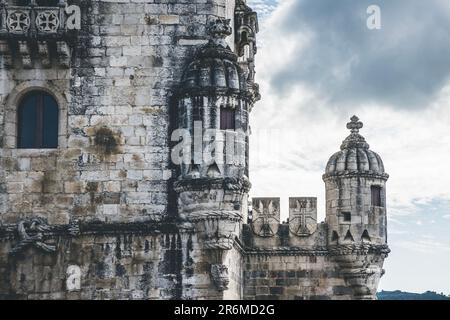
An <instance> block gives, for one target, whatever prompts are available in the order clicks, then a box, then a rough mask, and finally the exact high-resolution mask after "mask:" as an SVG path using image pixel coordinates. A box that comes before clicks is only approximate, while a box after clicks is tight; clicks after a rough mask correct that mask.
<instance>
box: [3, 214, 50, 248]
mask: <svg viewBox="0 0 450 320" xmlns="http://www.w3.org/2000/svg"><path fill="white" fill-rule="evenodd" d="M49 230H50V226H49V225H48V224H47V223H46V222H45V221H44V220H43V219H42V218H33V219H31V220H24V221H21V222H19V224H18V227H17V232H18V234H19V239H20V241H19V243H18V244H17V245H16V246H15V247H14V248H13V249H12V250H11V254H17V253H19V252H21V251H23V250H24V249H25V248H26V247H28V246H34V247H36V248H38V249H41V250H43V251H45V252H54V251H55V250H56V246H54V245H50V244H46V243H44V232H45V231H49Z"/></svg>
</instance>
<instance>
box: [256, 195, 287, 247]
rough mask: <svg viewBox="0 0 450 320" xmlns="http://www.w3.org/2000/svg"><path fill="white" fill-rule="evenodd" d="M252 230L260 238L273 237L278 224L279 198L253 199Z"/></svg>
mask: <svg viewBox="0 0 450 320" xmlns="http://www.w3.org/2000/svg"><path fill="white" fill-rule="evenodd" d="M252 208H253V221H252V224H251V226H252V230H253V232H254V233H255V234H256V235H258V236H260V237H264V238H265V237H273V236H275V235H276V234H277V232H278V227H279V224H280V198H253V203H252Z"/></svg>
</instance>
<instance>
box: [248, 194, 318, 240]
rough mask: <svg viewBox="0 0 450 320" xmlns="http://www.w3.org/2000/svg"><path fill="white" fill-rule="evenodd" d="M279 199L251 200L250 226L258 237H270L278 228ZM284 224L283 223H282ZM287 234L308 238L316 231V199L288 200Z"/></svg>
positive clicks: (293, 198) (298, 198) (294, 198)
mask: <svg viewBox="0 0 450 320" xmlns="http://www.w3.org/2000/svg"><path fill="white" fill-rule="evenodd" d="M280 221H281V219H280V198H253V199H252V219H251V222H250V225H251V227H252V230H253V232H254V234H255V235H256V236H258V237H263V238H267V237H272V236H274V235H276V234H277V231H278V228H279V226H280ZM282 224H285V223H282ZM287 225H289V232H290V233H292V234H293V235H295V236H298V237H309V236H311V235H312V234H313V233H314V232H315V231H316V230H317V198H315V197H291V198H289V219H288V222H287Z"/></svg>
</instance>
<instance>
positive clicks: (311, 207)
mask: <svg viewBox="0 0 450 320" xmlns="http://www.w3.org/2000/svg"><path fill="white" fill-rule="evenodd" d="M289 230H290V231H291V233H292V234H294V235H296V236H299V237H307V236H310V235H311V234H313V233H314V232H315V231H316V230H317V198H289Z"/></svg>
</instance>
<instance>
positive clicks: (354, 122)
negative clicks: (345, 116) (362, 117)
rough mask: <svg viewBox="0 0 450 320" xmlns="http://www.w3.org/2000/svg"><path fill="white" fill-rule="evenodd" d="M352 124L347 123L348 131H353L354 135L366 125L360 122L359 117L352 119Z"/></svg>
mask: <svg viewBox="0 0 450 320" xmlns="http://www.w3.org/2000/svg"><path fill="white" fill-rule="evenodd" d="M350 120H351V121H350V122H349V123H347V129H349V130H351V132H352V133H359V129H361V128H362V127H363V126H364V124H363V123H362V122H361V121H359V118H358V117H357V116H353V117H351V118H350Z"/></svg>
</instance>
